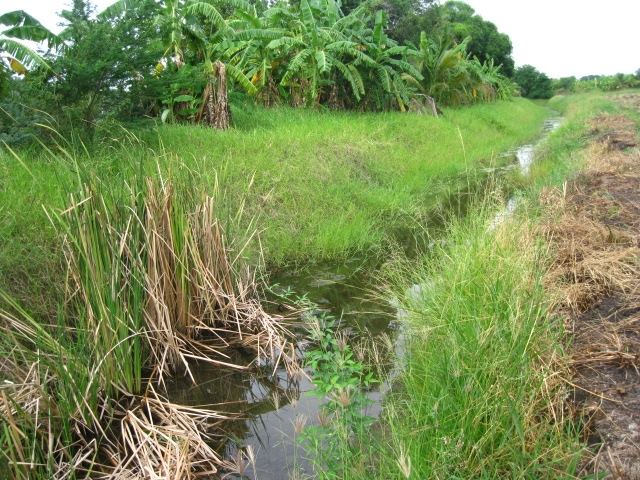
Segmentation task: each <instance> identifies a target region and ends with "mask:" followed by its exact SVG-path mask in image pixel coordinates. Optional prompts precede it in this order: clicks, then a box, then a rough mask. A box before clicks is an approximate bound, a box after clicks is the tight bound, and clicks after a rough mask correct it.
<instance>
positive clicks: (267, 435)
mask: <svg viewBox="0 0 640 480" xmlns="http://www.w3.org/2000/svg"><path fill="white" fill-rule="evenodd" d="M559 125H560V119H556V118H554V119H550V120H548V121H547V122H545V125H544V128H543V135H542V136H541V138H540V140H539V141H538V142H536V144H535V145H534V144H528V145H523V146H521V147H520V148H518V149H517V150H514V151H510V152H507V153H506V154H505V155H508V156H509V157H510V158H512V159H513V163H512V165H513V166H512V167H511V168H518V169H519V170H520V172H521V173H522V174H523V175H527V174H528V172H529V169H530V167H531V164H532V163H533V161H534V159H535V148H536V145H537V144H539V143H540V142H541V141H543V140H544V139H545V138H546V137H547V136H548V135H549V133H550V132H552V131H553V130H555V129H556V128H557V127H558V126H559ZM516 207H517V198H516V197H512V198H510V199H509V200H508V202H507V204H506V206H505V208H504V210H502V211H501V212H499V213H498V214H497V215H496V217H495V219H494V221H493V224H494V225H497V224H498V223H500V222H501V221H503V220H504V219H505V218H506V217H508V216H509V215H511V214H512V213H513V211H515V209H516ZM271 282H272V283H274V284H277V286H276V287H275V288H282V289H285V290H286V289H289V290H291V291H294V292H296V293H297V294H299V295H302V294H306V295H307V297H308V299H309V300H311V301H312V302H314V303H315V304H317V305H318V306H319V308H321V309H326V310H327V311H328V312H330V313H332V314H333V315H334V316H336V317H339V318H341V328H342V329H346V330H347V331H352V332H357V331H362V330H365V331H367V332H368V333H369V334H370V335H371V336H372V337H374V338H375V337H379V336H380V335H388V336H389V337H391V338H392V339H394V340H395V345H396V347H395V349H396V352H395V353H396V354H397V353H399V350H401V349H402V341H401V340H398V338H399V337H401V335H398V321H397V317H399V316H401V314H402V312H399V311H398V310H397V309H396V308H394V307H393V305H392V304H385V303H384V302H380V301H375V300H372V299H371V298H370V297H369V292H370V291H371V290H372V287H374V285H373V284H372V282H373V277H372V276H371V264H363V263H362V260H361V259H351V260H349V261H346V262H344V263H341V264H330V265H325V266H322V267H317V268H316V269H315V270H314V271H313V272H306V273H284V274H280V275H278V276H276V277H274V278H271ZM413 288H420V287H419V286H414V287H413ZM301 348H302V349H304V344H303V345H302V346H301ZM238 355H239V357H238V358H237V359H236V360H238V361H239V362H240V363H246V361H245V362H241V361H242V358H241V356H240V354H238ZM245 360H246V359H245ZM193 373H194V377H195V381H196V384H195V385H194V384H192V383H191V382H188V381H185V379H175V380H173V382H172V383H170V384H168V385H167V388H168V395H169V398H170V399H171V400H173V401H176V402H179V403H184V404H188V405H218V404H219V407H218V410H220V411H224V412H236V413H239V414H242V416H243V419H242V420H234V421H229V422H228V424H227V425H226V426H225V433H226V436H225V438H221V439H220V445H219V448H220V451H221V452H222V451H224V453H225V454H226V456H228V457H233V456H234V454H235V452H236V451H237V448H245V449H246V448H247V447H250V449H251V450H252V451H253V454H254V457H255V471H254V470H253V469H252V468H251V467H250V468H249V469H248V471H247V472H245V477H239V476H236V477H234V476H228V477H225V478H230V479H233V478H235V479H240V478H243V479H252V480H286V479H288V478H290V473H292V472H294V471H297V472H298V474H303V475H302V478H305V477H306V476H311V475H312V473H313V472H312V470H311V466H310V464H309V462H308V461H307V460H306V459H305V454H304V452H303V451H302V450H301V447H300V445H299V442H297V441H296V428H295V425H296V422H297V423H298V425H300V422H301V421H304V422H305V423H306V425H311V424H314V423H317V414H318V411H319V408H320V405H321V404H322V403H323V401H322V399H321V398H318V397H315V396H313V395H311V394H310V392H311V391H312V390H313V385H312V384H311V382H310V381H309V380H308V379H306V378H300V379H298V380H297V381H296V382H295V383H292V382H291V381H289V380H288V379H287V375H286V373H285V372H284V371H283V370H281V371H278V372H277V375H276V378H273V377H271V376H270V375H269V374H267V373H265V375H259V374H251V375H248V374H246V373H241V372H237V371H231V370H229V371H224V370H223V371H221V370H220V367H212V366H206V365H205V366H200V367H199V368H194V369H193ZM388 389H389V385H386V384H382V385H381V386H379V387H378V388H377V389H376V390H374V391H371V392H369V393H368V395H369V398H370V399H371V400H372V404H371V406H370V407H369V411H368V412H367V413H368V414H369V415H371V416H374V417H375V416H377V415H378V413H379V411H380V409H381V405H382V400H383V398H384V394H385V393H386V391H388ZM296 478H300V475H298V476H296Z"/></svg>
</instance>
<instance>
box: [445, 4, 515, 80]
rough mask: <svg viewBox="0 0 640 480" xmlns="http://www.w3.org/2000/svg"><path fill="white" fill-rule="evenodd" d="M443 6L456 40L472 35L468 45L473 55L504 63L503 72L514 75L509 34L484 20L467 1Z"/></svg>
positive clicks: (497, 63) (496, 62) (481, 58)
mask: <svg viewBox="0 0 640 480" xmlns="http://www.w3.org/2000/svg"><path fill="white" fill-rule="evenodd" d="M441 8H442V10H443V15H444V17H445V19H446V20H447V21H446V24H448V25H449V28H450V29H451V30H450V32H451V34H452V35H453V36H454V38H455V40H457V41H459V42H461V41H462V40H464V39H465V38H467V37H471V41H470V42H469V46H468V47H467V50H468V52H469V54H470V55H471V56H473V57H478V59H479V60H480V61H481V62H486V61H489V60H493V62H494V63H495V64H496V65H501V66H502V73H504V74H505V75H507V76H509V77H510V76H512V75H513V72H514V62H513V59H512V58H511V52H512V50H513V46H512V45H511V39H510V38H509V36H508V35H506V34H504V33H500V32H499V31H498V28H497V27H496V26H495V25H494V24H493V23H491V22H488V21H486V20H484V19H483V18H482V17H481V16H480V15H478V14H476V12H475V10H474V9H473V8H471V7H470V6H469V5H467V4H466V3H464V2H459V1H449V2H447V3H445V4H444V5H443V6H442V7H441Z"/></svg>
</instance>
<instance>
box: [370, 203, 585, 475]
mask: <svg viewBox="0 0 640 480" xmlns="http://www.w3.org/2000/svg"><path fill="white" fill-rule="evenodd" d="M492 213H493V210H491V209H480V210H478V209H475V210H474V215H472V216H469V217H468V218H467V219H466V220H454V221H453V222H452V223H451V224H450V226H449V231H448V234H447V245H446V246H445V247H444V248H442V249H440V250H439V251H437V252H435V254H432V255H427V256H424V257H423V258H421V259H420V260H419V261H418V262H416V263H414V264H412V265H411V269H412V271H411V273H410V274H408V276H409V278H410V279H411V280H410V281H411V282H415V284H417V285H420V286H421V287H420V292H419V293H418V294H416V293H415V292H416V289H415V288H414V289H413V292H414V293H413V294H408V293H405V292H407V288H408V287H409V282H408V281H407V280H408V278H407V274H405V275H403V276H401V277H400V279H399V280H397V284H396V285H395V287H394V288H393V289H392V290H394V291H395V293H396V295H398V296H399V297H400V300H401V304H402V308H403V309H404V310H405V311H407V312H409V317H408V319H407V322H406V326H407V329H408V332H407V334H406V338H407V354H406V359H405V362H406V367H405V369H404V371H403V373H402V375H401V379H400V381H399V385H398V387H399V388H398V389H397V391H396V394H395V395H393V396H392V397H391V398H390V399H389V400H388V402H387V403H386V404H385V425H386V428H384V429H383V431H384V432H385V433H384V435H383V439H382V444H383V447H382V448H383V449H385V450H386V451H385V453H384V454H383V455H381V456H379V458H381V460H378V462H377V466H376V469H375V474H374V475H372V478H389V479H391V478H405V476H404V474H403V473H402V472H401V468H400V466H399V465H398V463H397V459H398V458H400V457H401V456H402V457H403V458H405V459H410V463H411V474H410V475H409V476H408V477H406V478H411V479H414V478H415V479H422V478H459V479H462V478H532V479H534V478H566V477H567V476H569V475H570V474H571V473H572V472H574V471H575V469H576V465H577V460H578V456H579V452H580V444H579V442H578V438H577V434H576V432H575V431H572V429H571V428H570V425H569V424H568V423H567V422H565V421H559V422H556V421H554V419H553V414H554V413H555V414H559V413H560V412H561V411H562V399H563V394H564V393H566V392H565V390H564V389H563V387H562V385H561V383H560V382H558V378H557V377H556V376H555V374H556V373H557V372H556V371H555V370H554V367H555V365H554V363H553V362H554V361H555V360H557V359H558V358H560V357H561V355H562V351H561V349H560V347H559V345H561V338H560V334H561V328H560V325H558V324H556V322H555V321H554V320H553V318H551V317H550V316H549V314H548V310H547V304H546V301H545V291H544V289H543V286H542V283H541V277H542V274H543V272H544V265H545V261H546V259H545V256H544V248H541V246H540V245H539V244H538V243H537V240H536V237H535V235H534V234H533V232H532V230H531V225H530V224H529V223H528V222H527V221H524V220H511V221H509V222H506V223H505V224H504V225H501V226H499V227H498V228H496V229H495V230H491V229H488V228H487V227H488V225H489V221H490V219H491V215H492ZM408 461H409V460H407V462H408Z"/></svg>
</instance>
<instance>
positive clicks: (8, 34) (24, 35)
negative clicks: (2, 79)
mask: <svg viewBox="0 0 640 480" xmlns="http://www.w3.org/2000/svg"><path fill="white" fill-rule="evenodd" d="M0 25H6V26H8V28H6V29H5V30H2V31H1V32H0V55H2V57H3V58H5V59H6V61H7V62H8V64H9V67H10V68H11V70H13V71H14V72H15V73H18V74H25V73H26V72H27V71H28V70H29V69H30V68H33V67H35V66H40V67H44V68H50V67H49V65H48V64H47V62H46V61H45V59H44V58H42V56H41V55H40V54H39V53H37V52H36V51H35V50H33V49H32V48H29V47H28V46H27V45H25V44H24V43H22V42H21V40H28V41H32V42H46V43H47V44H48V46H49V47H57V46H59V45H60V39H59V38H58V37H57V36H56V35H54V34H53V33H51V32H50V31H49V30H47V28H45V27H44V26H43V25H42V24H41V23H40V22H38V20H36V19H35V18H33V17H32V16H31V15H29V14H28V13H26V12H24V11H23V10H15V11H13V12H8V13H5V14H3V15H1V16H0Z"/></svg>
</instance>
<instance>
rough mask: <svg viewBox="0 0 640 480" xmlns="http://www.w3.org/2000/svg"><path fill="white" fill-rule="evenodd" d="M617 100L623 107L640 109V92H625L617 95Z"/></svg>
mask: <svg viewBox="0 0 640 480" xmlns="http://www.w3.org/2000/svg"><path fill="white" fill-rule="evenodd" d="M616 101H617V102H618V103H619V104H620V105H622V106H623V107H627V108H634V109H636V110H640V93H623V94H621V95H617V96H616Z"/></svg>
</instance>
